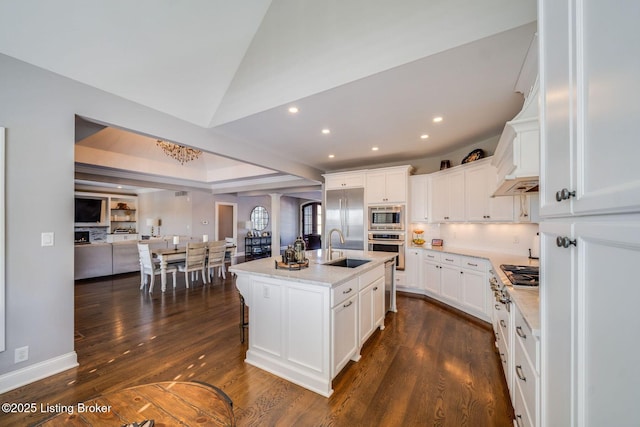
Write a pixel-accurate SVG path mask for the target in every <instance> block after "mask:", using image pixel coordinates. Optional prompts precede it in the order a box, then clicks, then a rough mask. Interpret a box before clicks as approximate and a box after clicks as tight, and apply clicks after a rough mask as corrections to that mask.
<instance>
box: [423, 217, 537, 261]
mask: <svg viewBox="0 0 640 427" xmlns="http://www.w3.org/2000/svg"><path fill="white" fill-rule="evenodd" d="M415 229H421V230H424V231H425V233H424V235H425V240H426V241H427V243H430V242H431V239H443V240H444V244H445V246H449V247H456V248H467V249H475V250H479V251H487V252H500V253H505V254H513V255H521V256H529V248H531V247H532V244H533V240H534V236H535V235H536V233H537V232H538V224H462V223H461V224H440V225H438V224H419V225H418V224H412V226H411V231H413V230H415ZM516 240H517V243H516Z"/></svg>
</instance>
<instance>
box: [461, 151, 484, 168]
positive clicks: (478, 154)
mask: <svg viewBox="0 0 640 427" xmlns="http://www.w3.org/2000/svg"><path fill="white" fill-rule="evenodd" d="M482 158H484V150H482V149H480V148H477V149H475V150H473V151H472V152H470V153H469V154H467V157H465V158H464V159H462V164H463V165H464V164H465V163H470V162H473V161H476V160H480V159H482Z"/></svg>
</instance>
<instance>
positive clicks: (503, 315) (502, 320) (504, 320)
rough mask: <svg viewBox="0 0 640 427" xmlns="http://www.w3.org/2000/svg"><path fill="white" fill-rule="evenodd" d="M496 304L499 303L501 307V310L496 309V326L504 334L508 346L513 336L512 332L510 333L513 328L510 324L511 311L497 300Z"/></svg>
mask: <svg viewBox="0 0 640 427" xmlns="http://www.w3.org/2000/svg"><path fill="white" fill-rule="evenodd" d="M494 304H498V307H499V308H500V309H499V310H497V311H496V328H497V329H498V330H499V331H500V333H501V334H502V336H503V338H504V340H505V342H506V345H507V348H508V347H509V344H510V339H509V338H510V337H511V333H510V330H511V329H510V325H509V322H510V321H511V319H510V316H509V312H508V311H507V306H506V305H504V304H500V303H498V302H495V303H494Z"/></svg>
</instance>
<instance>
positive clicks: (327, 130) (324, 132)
mask: <svg viewBox="0 0 640 427" xmlns="http://www.w3.org/2000/svg"><path fill="white" fill-rule="evenodd" d="M322 133H323V134H325V135H329V134H330V133H331V130H330V129H327V128H324V129H322Z"/></svg>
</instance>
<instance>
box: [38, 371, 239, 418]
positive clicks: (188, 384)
mask: <svg viewBox="0 0 640 427" xmlns="http://www.w3.org/2000/svg"><path fill="white" fill-rule="evenodd" d="M51 409H56V411H55V412H57V413H54V414H53V415H52V416H51V417H49V418H47V419H45V420H44V421H41V422H39V423H37V424H35V425H36V426H39V427H40V426H42V427H56V426H99V427H109V426H114V427H116V426H117V427H120V426H153V425H155V426H156V427H159V426H178V425H180V426H205V425H206V426H235V425H236V422H235V416H234V413H233V402H232V401H231V399H230V398H229V396H227V394H226V393H225V392H223V391H222V390H220V389H219V388H217V387H215V386H212V385H210V384H207V383H203V382H197V381H166V382H156V383H150V384H142V385H138V386H134V387H129V388H125V389H121V390H117V391H113V392H108V393H104V394H101V395H100V396H98V397H95V398H93V399H90V400H87V401H85V402H82V403H77V404H74V405H62V404H56V405H51Z"/></svg>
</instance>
